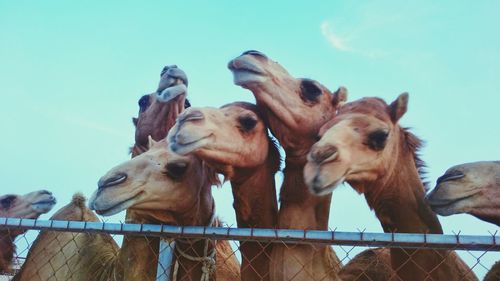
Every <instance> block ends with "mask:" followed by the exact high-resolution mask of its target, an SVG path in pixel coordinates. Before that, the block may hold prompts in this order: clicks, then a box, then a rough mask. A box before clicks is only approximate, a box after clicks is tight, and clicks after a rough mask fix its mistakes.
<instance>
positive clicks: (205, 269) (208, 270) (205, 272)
mask: <svg viewBox="0 0 500 281" xmlns="http://www.w3.org/2000/svg"><path fill="white" fill-rule="evenodd" d="M215 213H216V212H215V202H214V200H213V199H212V215H211V216H210V220H209V222H208V224H207V226H208V227H211V226H214V223H215ZM200 241H203V242H204V246H203V256H201V257H195V256H191V255H189V254H187V253H186V252H185V251H184V250H182V249H181V247H176V246H175V245H174V247H175V251H177V253H179V255H180V256H182V257H183V258H185V259H187V260H189V261H193V262H201V264H202V266H201V271H202V274H201V278H200V281H209V280H210V275H211V274H212V273H214V272H215V269H216V265H215V254H216V248H215V246H213V247H212V248H211V249H210V240H209V239H203V238H201V239H183V238H180V239H176V240H175V242H178V243H180V244H187V245H189V246H191V248H192V247H193V245H194V244H195V243H197V242H200ZM178 269H179V261H175V265H174V274H173V280H177V272H178Z"/></svg>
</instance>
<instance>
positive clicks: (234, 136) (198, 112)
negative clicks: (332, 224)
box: [167, 102, 280, 281]
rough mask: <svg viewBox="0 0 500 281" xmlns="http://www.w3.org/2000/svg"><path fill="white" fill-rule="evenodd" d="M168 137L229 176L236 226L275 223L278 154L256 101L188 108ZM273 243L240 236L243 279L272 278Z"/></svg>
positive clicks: (183, 150)
mask: <svg viewBox="0 0 500 281" xmlns="http://www.w3.org/2000/svg"><path fill="white" fill-rule="evenodd" d="M167 138H168V140H169V147H170V148H171V149H172V151H174V152H177V153H180V154H182V155H187V154H193V155H195V156H196V157H198V158H200V159H202V160H203V161H205V162H206V163H207V164H208V165H210V166H211V167H214V168H215V169H216V171H217V172H219V173H222V174H223V175H224V176H225V178H226V179H229V180H230V181H231V187H232V192H233V197H234V203H233V207H234V210H235V212H236V220H237V222H238V227H241V228H251V227H259V228H275V227H276V226H277V218H278V203H277V200H276V187H275V182H274V174H275V173H276V172H277V171H278V170H279V166H280V154H279V151H278V148H277V147H276V145H275V143H274V142H273V141H272V140H271V138H270V137H269V135H268V134H267V126H266V125H265V123H264V121H263V119H262V115H261V113H260V112H259V110H258V108H257V107H256V106H255V105H253V104H250V103H245V102H236V103H231V104H228V105H225V106H223V107H222V108H220V109H217V108H208V107H207V108H189V109H187V110H186V111H184V113H183V114H182V115H180V117H179V118H178V121H177V123H176V125H175V126H174V127H173V128H172V130H170V133H169V135H168V137H167ZM271 246H272V244H271V243H259V242H250V241H246V242H244V241H240V251H241V255H242V265H241V278H242V280H249V281H253V280H269V257H270V255H271Z"/></svg>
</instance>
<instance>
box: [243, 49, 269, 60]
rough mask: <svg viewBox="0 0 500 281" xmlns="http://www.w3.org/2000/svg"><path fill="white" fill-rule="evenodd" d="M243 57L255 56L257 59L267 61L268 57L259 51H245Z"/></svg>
mask: <svg viewBox="0 0 500 281" xmlns="http://www.w3.org/2000/svg"><path fill="white" fill-rule="evenodd" d="M241 55H242V56H244V55H253V56H257V57H263V58H266V59H267V56H266V55H264V54H263V53H261V52H259V51H257V50H248V51H245V52H243V54H241Z"/></svg>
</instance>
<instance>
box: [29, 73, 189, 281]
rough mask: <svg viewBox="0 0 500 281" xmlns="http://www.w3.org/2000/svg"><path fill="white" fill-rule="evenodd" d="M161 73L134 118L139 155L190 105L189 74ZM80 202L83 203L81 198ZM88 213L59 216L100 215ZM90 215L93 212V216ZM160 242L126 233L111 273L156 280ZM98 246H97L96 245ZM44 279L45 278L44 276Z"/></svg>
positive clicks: (131, 216) (136, 218) (135, 218)
mask: <svg viewBox="0 0 500 281" xmlns="http://www.w3.org/2000/svg"><path fill="white" fill-rule="evenodd" d="M160 76H161V79H160V82H159V85H158V89H157V90H156V92H155V93H152V94H149V95H145V96H143V97H141V99H140V100H139V102H138V104H139V115H138V117H137V118H133V123H134V125H135V126H136V134H135V139H136V143H135V145H134V147H133V148H132V149H131V152H132V156H136V155H138V154H140V153H142V152H143V151H145V150H147V144H148V136H149V135H153V136H154V137H155V138H157V139H161V138H164V137H165V136H166V134H167V132H168V130H169V129H170V127H171V126H172V125H173V123H174V122H175V118H176V117H177V115H178V113H179V112H180V111H182V110H183V109H184V107H185V106H189V102H188V101H187V100H186V99H185V96H186V86H187V77H186V75H185V73H184V72H183V71H182V70H180V69H179V68H177V66H175V65H174V66H166V67H164V69H163V70H162V72H161V74H160ZM77 201H78V200H77ZM78 202H81V200H80V201H78ZM73 205H75V204H73ZM76 205H78V204H76ZM68 208H69V207H68ZM82 208H83V207H82ZM80 209H81V208H80ZM85 213H88V215H86V216H84V217H79V218H76V217H75V216H68V217H64V214H71V213H68V212H62V213H61V214H60V215H59V216H58V219H61V220H76V219H78V220H82V219H91V220H90V221H98V219H97V217H95V215H93V214H92V212H91V211H90V210H88V209H86V211H85ZM90 214H92V216H91V215H90ZM127 221H128V222H135V223H148V222H149V221H148V220H147V219H145V218H144V216H141V215H137V214H135V213H134V212H129V213H128V214H127ZM46 237H47V238H45V239H43V240H42V241H45V242H44V243H50V241H48V239H49V236H46ZM42 238H43V237H42ZM50 238H51V239H57V240H64V239H69V240H71V239H73V238H72V236H68V234H67V233H57V234H56V233H52V235H51V236H50ZM83 238H85V239H88V238H87V237H86V236H83ZM83 238H82V239H83ZM69 240H68V241H69ZM102 240H107V238H105V239H104V238H102ZM82 241H90V240H82ZM41 243H42V242H41ZM158 244H159V239H158V238H152V237H140V236H130V235H124V241H123V245H122V248H121V249H120V251H119V254H116V256H117V257H116V258H117V259H118V261H113V262H109V263H108V264H109V266H111V268H108V269H107V272H110V274H112V275H113V276H114V278H115V279H118V280H155V277H156V264H157V257H158V252H159V249H158V247H159V246H158ZM92 245H94V244H92ZM97 245H98V244H97ZM104 248H106V247H104ZM96 249H98V247H96ZM85 253H86V252H82V254H85ZM106 254H107V253H106V252H104V253H103V255H106ZM79 258H80V259H87V257H85V256H82V255H81V256H80V257H79ZM152 265H154V266H152ZM88 274H89V272H81V271H79V272H78V274H75V275H74V276H73V278H74V280H76V278H77V277H78V276H82V278H83V279H81V280H86V279H84V278H85V276H87V275H88ZM47 278H48V277H47ZM27 280H29V279H27ZM41 280H46V279H43V278H42V279H41Z"/></svg>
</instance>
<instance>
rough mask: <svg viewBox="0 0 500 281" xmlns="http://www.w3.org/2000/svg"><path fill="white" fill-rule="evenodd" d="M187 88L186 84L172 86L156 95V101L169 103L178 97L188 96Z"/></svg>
mask: <svg viewBox="0 0 500 281" xmlns="http://www.w3.org/2000/svg"><path fill="white" fill-rule="evenodd" d="M186 93H187V87H186V85H184V84H178V85H173V86H170V87H168V88H166V89H164V90H163V91H161V92H157V93H156V99H157V100H158V101H159V102H161V103H167V102H169V101H171V100H173V99H175V98H176V97H178V96H180V95H182V94H186Z"/></svg>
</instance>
